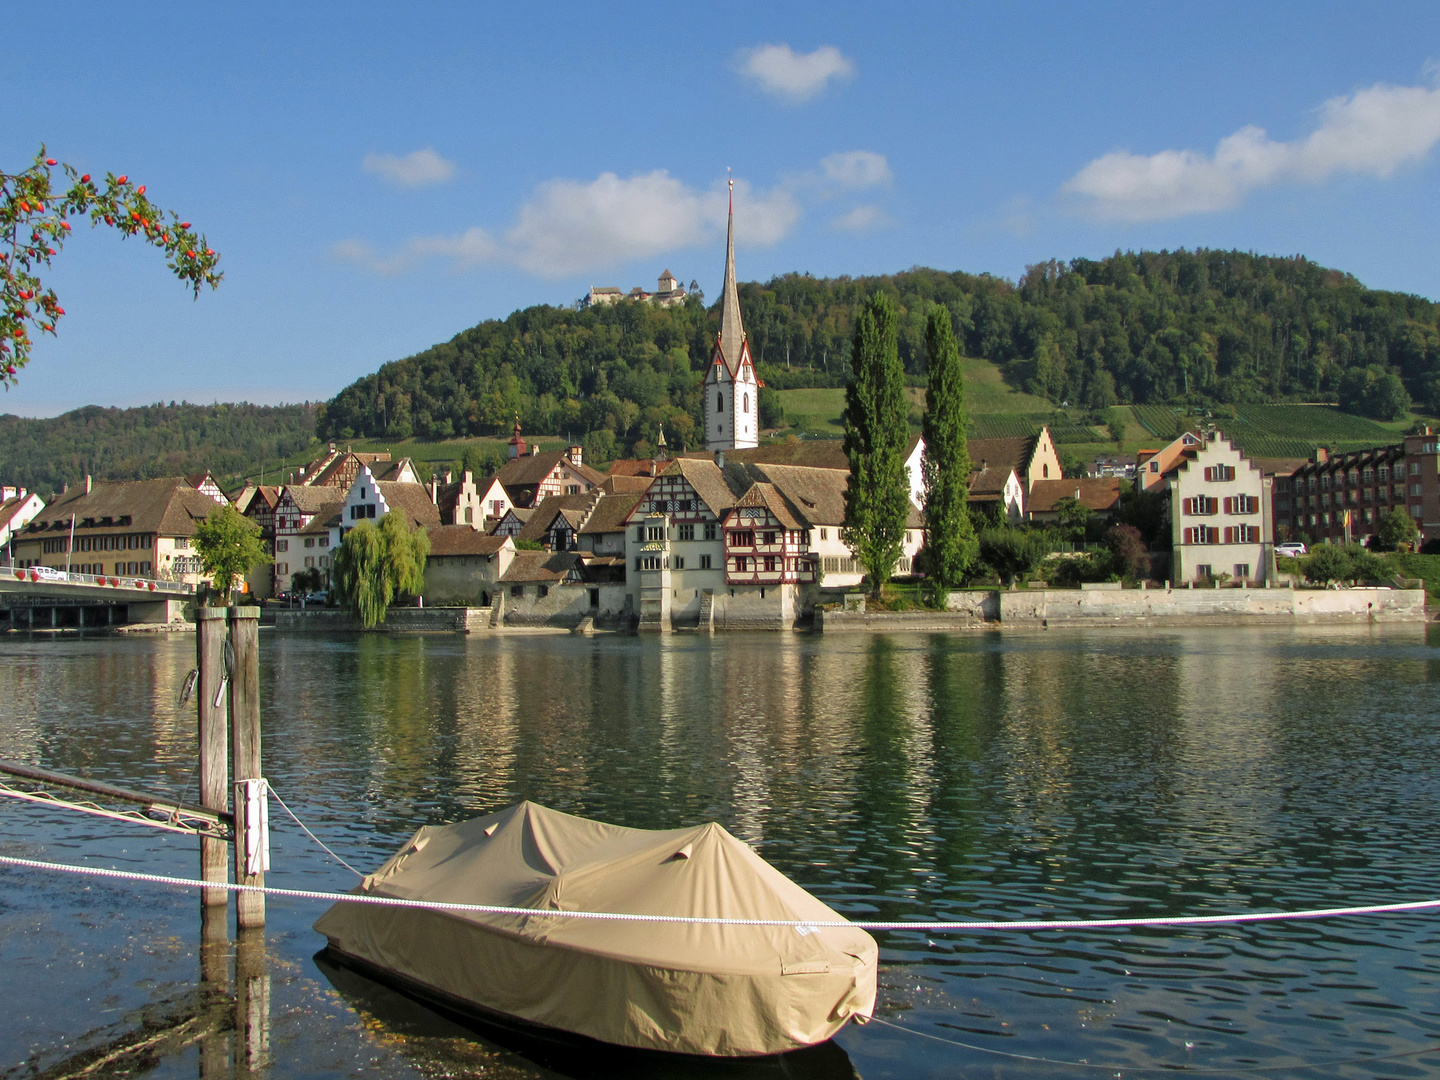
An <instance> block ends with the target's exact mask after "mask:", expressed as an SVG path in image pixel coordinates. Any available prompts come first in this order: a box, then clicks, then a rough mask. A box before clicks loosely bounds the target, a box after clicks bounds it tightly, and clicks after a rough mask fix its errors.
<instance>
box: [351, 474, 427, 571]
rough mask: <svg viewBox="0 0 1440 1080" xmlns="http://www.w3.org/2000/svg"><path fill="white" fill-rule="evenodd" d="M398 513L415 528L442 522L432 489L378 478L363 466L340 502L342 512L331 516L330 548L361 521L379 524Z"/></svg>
mask: <svg viewBox="0 0 1440 1080" xmlns="http://www.w3.org/2000/svg"><path fill="white" fill-rule="evenodd" d="M396 512H400V513H403V514H405V516H406V520H407V522H408V523H409V524H410V525H411V526H412V527H414V526H420V527H422V528H427V529H428V528H430V527H431V526H435V525H439V524H440V511H439V509H438V508H437V507H436V506H435V504H434V503H433V502H431V501H430V492H429V490H428V489H427V488H426V487H425V485H424V484H409V483H402V482H400V481H395V480H376V479H375V474H374V473H372V472H371V471H370V467H369V466H368V465H361V466H360V471H359V472H358V473H356V475H355V481H354V483H352V484H351V485H350V489H349V490H348V491H347V492H346V493H345V501H344V502H342V503H341V504H340V513H339V514H338V515H336V516H335V517H333V518H331V519H330V522H329V530H330V544H329V547H330V549H331V551H334V550H335V549H337V548H339V547H340V545H341V543H342V542H343V541H344V539H345V534H346V533H348V532H349V531H350V530H351V529H353V528H355V526H357V525H359V524H360V522H362V521H369V522H372V523H374V524H379V523H380V522H381V521H382V520H384V518H385V517H386V515H388V514H392V513H396Z"/></svg>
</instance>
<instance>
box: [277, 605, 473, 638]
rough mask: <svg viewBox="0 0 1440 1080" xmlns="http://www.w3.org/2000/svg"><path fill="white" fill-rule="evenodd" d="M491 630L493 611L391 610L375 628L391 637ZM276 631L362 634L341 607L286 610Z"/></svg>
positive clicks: (458, 608)
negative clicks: (491, 612) (491, 613)
mask: <svg viewBox="0 0 1440 1080" xmlns="http://www.w3.org/2000/svg"><path fill="white" fill-rule="evenodd" d="M489 627H490V609H489V608H475V607H464V608H461V607H455V608H438V607H437V608H409V607H407V608H391V609H390V610H389V611H388V612H387V613H386V615H385V621H384V622H383V623H381V624H380V625H379V626H377V627H376V628H375V629H377V630H381V631H384V632H387V633H391V634H413V633H436V634H445V633H448V634H456V633H472V632H474V631H479V630H486V629H489ZM275 629H276V630H281V631H285V630H308V631H310V632H312V633H314V632H317V631H318V632H320V633H336V634H347V633H359V632H360V629H361V627H360V620H359V619H356V618H355V617H354V616H353V615H351V614H350V613H349V612H348V611H341V610H339V609H338V608H308V609H303V610H302V609H300V608H294V609H287V610H285V611H277V612H276V613H275Z"/></svg>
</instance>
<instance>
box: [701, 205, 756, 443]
mask: <svg viewBox="0 0 1440 1080" xmlns="http://www.w3.org/2000/svg"><path fill="white" fill-rule="evenodd" d="M734 192H735V182H734V181H733V180H732V181H730V224H729V231H728V233H727V234H726V240H725V294H724V296H722V297H721V301H720V333H719V334H718V335H717V336H716V338H715V348H714V349H713V350H712V351H711V354H710V367H709V368H708V370H707V371H706V373H705V392H704V398H705V408H704V416H705V446H706V448H707V449H709V450H712V451H714V450H736V449H743V448H746V447H752V446H756V445H758V444H759V442H760V387H761V385H762V384H761V382H760V380H759V379H757V378H756V377H755V365H754V363H752V362H751V359H750V342H749V341H748V340H747V339H746V337H745V324H744V322H743V321H741V318H740V294H739V293H738V292H737V291H736V288H735V194H734Z"/></svg>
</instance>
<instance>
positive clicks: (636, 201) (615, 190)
mask: <svg viewBox="0 0 1440 1080" xmlns="http://www.w3.org/2000/svg"><path fill="white" fill-rule="evenodd" d="M726 205H727V195H726V191H725V187H724V185H723V183H721V184H717V185H716V186H714V187H712V188H711V189H710V190H708V191H697V190H696V189H694V188H691V187H689V186H687V185H686V184H685V183H683V182H682V181H680V180H677V179H676V178H675V177H673V176H671V175H670V174H669V173H668V172H666V171H665V170H663V169H659V170H656V171H655V172H651V173H645V174H642V175H639V176H634V177H631V178H630V179H628V180H626V179H621V178H620V177H619V176H617V175H616V174H615V173H611V172H607V173H601V174H600V175H599V176H598V177H596V178H595V179H594V180H591V181H588V182H584V181H578V180H550V181H547V182H545V183H543V184H541V185H540V186H539V187H538V188H536V189H535V191H534V192H533V193H532V194H531V196H530V198H529V199H527V200H526V201H525V203H524V204H523V205H522V206H521V207H520V210H519V213H518V215H517V222H516V224H515V226H514V227H513V228H512V229H510V230H509V231H508V232H506V233H505V234H504V236H503V237H502V238H500V239H496V238H495V237H493V236H492V235H491V234H490V233H488V232H487V231H486V230H484V229H481V228H472V229H469V230H467V231H466V232H464V233H461V234H459V235H455V236H426V237H416V238H413V239H411V240H410V241H408V242H407V243H406V244H404V245H403V246H402V247H400V248H399V249H398V250H396V251H394V252H392V253H390V254H388V255H381V254H379V253H377V252H376V251H375V250H374V249H373V248H372V247H371V246H370V245H369V244H367V243H365V242H364V241H362V240H345V241H342V242H341V243H339V244H336V245H335V247H334V248H332V249H331V253H332V255H333V256H334V257H335V258H337V259H341V260H343V261H347V262H354V263H357V264H358V265H360V266H363V267H365V268H366V269H367V270H370V271H371V272H373V273H377V274H398V273H401V272H403V271H405V270H408V269H410V268H411V267H412V266H414V265H416V264H417V263H419V262H421V261H423V260H425V259H429V258H444V259H448V260H450V262H451V264H452V266H453V267H454V268H455V269H457V270H463V269H468V268H469V267H472V266H475V265H478V264H481V263H505V264H510V265H514V266H518V267H519V268H521V269H522V270H526V271H528V272H529V273H532V274H535V275H536V276H538V277H546V278H561V277H567V276H569V275H572V274H579V273H584V272H587V271H595V270H602V269H607V268H609V267H612V266H619V265H622V264H624V263H626V262H630V261H633V260H635V259H641V258H647V257H651V256H656V255H661V254H665V253H668V252H672V251H676V250H680V249H684V248H690V247H699V246H702V245H704V244H708V243H712V242H714V241H715V240H716V239H717V238H720V237H723V236H724V232H725V218H726ZM735 210H736V214H735V217H736V236H737V239H738V240H740V241H741V242H743V243H746V244H753V245H756V246H765V245H768V244H773V243H775V242H776V241H778V240H781V239H783V238H784V237H785V236H787V235H789V233H790V231H791V230H792V229H793V228H794V227H795V225H796V223H797V222H798V221H799V220H800V217H801V213H802V210H801V207H800V203H799V201H798V200H797V199H796V198H795V196H794V194H793V193H792V192H791V191H790V190H789V189H788V188H785V187H775V188H772V189H771V190H769V191H756V190H755V189H754V188H752V187H751V186H750V185H749V184H748V183H746V182H745V181H743V180H737V181H736V182H735Z"/></svg>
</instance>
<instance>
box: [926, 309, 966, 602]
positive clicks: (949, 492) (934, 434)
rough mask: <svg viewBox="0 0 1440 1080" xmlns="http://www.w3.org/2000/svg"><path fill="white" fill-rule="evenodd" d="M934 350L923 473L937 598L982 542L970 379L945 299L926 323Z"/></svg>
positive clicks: (930, 569) (958, 577) (929, 560)
mask: <svg viewBox="0 0 1440 1080" xmlns="http://www.w3.org/2000/svg"><path fill="white" fill-rule="evenodd" d="M925 345H926V347H927V349H928V350H929V352H930V382H929V389H928V391H927V393H926V397H925V418H924V420H922V421H921V425H922V427H921V430H922V431H923V433H924V436H925V454H924V456H923V457H922V459H921V462H920V476H921V479H922V481H923V483H924V485H925V527H926V537H925V548H926V556H925V558H926V563H925V570H926V573H927V574H928V575H929V576H930V580H931V582H932V583H933V586H934V591H935V597H934V598H935V599H936V600H937V601H941V602H943V600H944V596H943V594H944V592H945V591H946V590H947V589H953V588H955V587H956V586H957V585H959V584H960V582H961V581H962V580H963V579H964V577H965V571H966V570H968V569H969V568H970V566H971V564H972V563H974V562H975V559H976V556H977V554H978V553H979V542H978V541H977V540H976V538H975V527H974V525H973V524H972V523H971V521H970V512H969V510H968V508H967V507H966V503H967V502H968V501H969V494H970V447H969V444H968V442H967V440H966V438H965V428H966V426H967V423H968V417H967V416H966V413H965V380H964V371H963V368H962V366H961V363H960V346H959V345H958V344H956V341H955V331H954V328H953V326H952V324H951V320H950V309H949V308H948V307H946V306H944V305H943V304H939V305H936V306H935V307H933V308H931V309H930V315H929V318H928V319H927V321H926V324H925Z"/></svg>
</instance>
